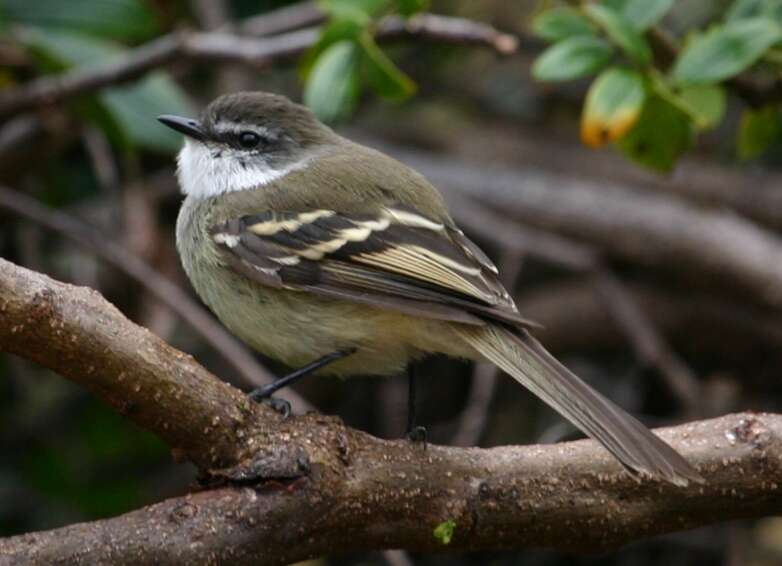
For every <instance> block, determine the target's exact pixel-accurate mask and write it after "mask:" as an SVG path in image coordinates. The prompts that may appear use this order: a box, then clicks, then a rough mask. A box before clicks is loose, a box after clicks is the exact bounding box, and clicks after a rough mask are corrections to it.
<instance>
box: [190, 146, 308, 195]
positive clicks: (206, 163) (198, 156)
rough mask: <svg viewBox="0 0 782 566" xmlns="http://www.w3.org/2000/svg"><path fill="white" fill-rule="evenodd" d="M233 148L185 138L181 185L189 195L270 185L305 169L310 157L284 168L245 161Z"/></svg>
mask: <svg viewBox="0 0 782 566" xmlns="http://www.w3.org/2000/svg"><path fill="white" fill-rule="evenodd" d="M230 152H231V150H225V149H224V150H222V151H221V152H215V151H213V150H211V149H210V148H209V147H207V146H206V145H204V144H203V143H200V142H197V141H193V140H190V139H185V145H184V147H183V148H182V149H181V151H180V152H179V155H178V156H177V177H178V178H179V186H180V188H181V190H182V192H183V193H184V194H186V195H192V196H194V197H196V198H209V197H214V196H217V195H222V194H225V193H230V192H233V191H246V190H249V189H257V188H259V187H263V186H264V185H268V184H269V183H271V182H272V181H275V180H277V179H279V178H281V177H284V176H285V175H287V174H288V173H290V172H291V171H295V170H297V169H303V168H304V167H306V166H307V164H308V163H309V161H310V159H311V158H310V157H305V158H304V159H302V160H300V161H297V162H295V163H293V164H291V165H287V166H285V167H283V168H280V169H275V168H273V167H270V166H269V165H268V164H266V163H264V162H262V161H261V160H250V159H248V160H245V161H244V163H245V165H244V166H243V165H242V164H241V161H240V160H239V159H237V158H236V156H235V155H232V154H231V153H230Z"/></svg>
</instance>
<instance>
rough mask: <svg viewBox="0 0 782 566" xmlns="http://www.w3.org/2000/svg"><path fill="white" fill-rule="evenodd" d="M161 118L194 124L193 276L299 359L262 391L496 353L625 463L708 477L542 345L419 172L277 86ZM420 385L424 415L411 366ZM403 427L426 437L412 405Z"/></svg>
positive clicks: (250, 330) (242, 331)
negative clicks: (337, 127)
mask: <svg viewBox="0 0 782 566" xmlns="http://www.w3.org/2000/svg"><path fill="white" fill-rule="evenodd" d="M158 120H159V121H160V122H161V123H162V124H164V125H166V126H168V127H170V128H173V129H174V130H176V131H178V132H180V133H182V134H184V144H183V147H182V149H181V151H180V152H179V154H178V156H177V177H178V182H179V185H180V188H181V191H182V193H183V194H184V200H183V202H182V205H181V208H180V211H179V215H178V218H177V223H176V244H177V250H178V253H179V256H180V259H181V263H182V266H183V268H184V271H185V273H186V274H187V276H188V278H189V280H190V282H191V284H192V286H193V288H194V289H195V291H196V293H197V294H198V295H199V297H200V298H201V300H202V301H203V302H204V303H205V304H206V305H207V306H208V307H209V308H210V309H211V310H212V311H213V312H214V314H215V315H216V316H217V317H218V318H219V319H220V321H221V322H222V323H223V324H224V325H225V326H226V327H227V328H228V329H229V330H230V331H231V332H233V333H234V334H235V335H236V336H237V337H239V338H240V339H241V340H243V341H244V342H245V343H247V344H248V345H249V346H250V347H252V348H253V349H255V350H257V351H258V352H260V353H262V354H264V355H266V356H268V357H270V358H273V359H275V360H278V361H280V362H282V363H283V364H285V365H287V366H288V367H291V368H299V369H298V370H296V371H294V372H292V373H290V374H288V375H286V376H284V377H282V378H280V379H278V380H277V381H275V382H273V383H271V384H268V385H266V386H265V387H262V388H259V389H256V390H254V391H253V392H252V393H251V394H250V395H251V397H252V398H254V399H255V400H262V399H267V400H269V402H271V403H272V405H273V406H275V407H276V408H277V409H278V410H281V411H282V412H287V410H288V409H289V405H287V403H285V402H284V400H279V399H277V398H276V397H274V396H273V393H275V392H276V391H277V390H278V389H280V388H281V387H283V386H284V385H287V384H290V383H292V382H293V381H296V380H297V379H300V378H302V377H304V376H306V375H312V374H316V375H334V376H340V377H352V376H362V375H377V376H395V375H400V374H401V373H403V372H404V371H405V370H406V368H408V367H410V366H411V364H413V363H414V362H415V361H416V360H419V359H421V358H424V357H426V356H429V355H432V354H444V355H446V356H451V357H455V358H461V359H468V360H477V361H489V362H491V363H493V364H495V365H496V366H497V367H498V368H500V369H501V370H502V371H503V372H505V373H507V374H508V375H510V376H511V377H513V378H514V379H515V380H516V381H517V382H518V383H520V384H521V385H523V386H524V387H526V388H527V389H528V390H530V391H531V392H532V393H533V394H535V395H536V396H537V397H539V398H540V399H541V400H542V401H544V402H545V403H547V404H548V405H549V406H550V407H552V408H553V409H554V410H556V411H557V412H558V413H559V414H560V415H562V416H563V417H564V418H565V419H567V420H568V421H570V422H571V423H572V424H573V425H575V426H576V427H577V428H579V429H580V430H581V431H582V432H584V433H585V434H586V435H588V436H590V437H592V438H593V439H595V440H597V441H598V442H599V443H600V444H602V446H603V447H605V449H607V450H608V452H610V453H611V454H612V455H613V456H614V457H615V458H616V459H617V460H618V461H619V462H620V463H621V464H622V465H623V466H624V468H625V469H626V470H628V471H629V472H631V473H633V474H636V475H638V476H642V477H648V478H654V479H658V480H662V481H666V482H669V483H672V484H675V485H678V486H686V485H687V484H688V483H689V482H702V481H703V478H702V476H701V475H700V474H699V473H698V472H697V471H696V470H695V468H694V467H693V466H692V465H690V464H689V463H688V462H687V461H686V460H685V459H684V458H683V457H682V456H681V455H680V454H679V453H678V452H676V451H675V450H674V449H673V448H672V447H671V446H670V445H668V444H667V443H665V442H664V441H663V440H661V439H660V438H659V437H657V436H656V435H655V434H653V433H652V432H651V431H650V430H649V429H647V428H646V427H645V426H644V425H643V424H642V423H641V422H640V421H638V420H637V419H636V418H635V417H633V416H631V415H630V414H628V413H627V412H625V411H624V410H623V409H621V408H620V407H619V406H618V405H616V404H615V403H613V402H612V401H610V400H609V399H607V398H606V397H604V396H603V395H601V394H600V393H598V392H597V391H595V390H594V389H593V388H592V387H590V386H589V385H587V384H586V383H585V382H584V381H582V380H581V379H580V378H579V377H577V376H576V375H575V374H574V373H573V372H571V371H570V370H569V369H568V368H567V367H565V366H564V365H563V364H561V363H560V362H559V361H558V360H557V359H555V358H554V356H552V355H551V354H550V353H549V352H548V351H547V350H546V349H545V348H544V347H543V346H542V344H541V343H540V342H539V341H538V340H537V339H536V338H535V337H534V331H535V329H536V324H535V323H533V322H532V321H530V320H528V319H527V318H525V317H524V316H523V315H522V314H520V313H519V311H518V309H517V307H516V305H515V303H514V301H513V299H512V298H511V296H510V294H509V293H508V292H507V290H506V289H505V288H504V287H503V285H502V283H501V282H500V278H499V274H498V270H497V267H496V266H495V265H494V263H492V261H491V260H490V258H489V257H488V256H487V255H486V254H485V253H484V252H483V251H482V250H481V249H480V248H479V247H478V246H477V245H476V244H475V243H474V242H473V241H471V240H470V239H469V238H468V237H467V236H466V235H465V234H464V232H463V231H462V230H461V229H459V227H458V226H457V225H456V223H455V222H454V220H453V219H452V218H451V216H450V214H449V212H448V207H447V206H446V203H445V201H444V199H443V197H442V195H441V193H440V192H439V191H438V190H437V189H436V188H435V187H434V186H433V185H432V184H430V183H429V182H428V181H427V180H426V179H425V178H424V177H423V176H422V175H421V174H419V173H418V172H416V171H414V170H413V169H411V168H409V167H407V166H406V165H404V164H402V163H400V162H399V161H396V160H395V159H393V158H391V157H389V156H387V155H385V154H383V153H381V152H379V151H376V150H374V149H371V148H369V147H366V146H363V145H360V144H358V143H355V142H353V141H350V140H348V139H346V138H345V137H342V136H340V135H338V134H337V133H336V132H334V131H333V130H332V129H331V128H330V127H328V126H327V125H325V124H323V123H321V122H320V121H319V120H318V119H317V118H316V117H315V115H314V114H313V112H312V111H310V110H309V109H308V108H307V107H305V106H303V105H300V104H297V103H294V102H292V101H291V100H290V99H288V98H287V97H285V96H282V95H278V94H273V93H268V92H237V93H231V94H226V95H223V96H220V97H218V98H217V99H215V100H214V101H212V102H211V103H210V104H209V105H208V106H207V107H206V108H205V109H204V111H203V112H202V113H201V115H200V117H199V118H189V117H182V116H174V115H163V116H159V117H158ZM411 375H412V374H411ZM410 387H411V389H410V406H409V408H408V410H409V412H410V415H414V409H415V401H414V388H415V382H414V380H413V379H412V378H411V382H410ZM275 400H276V401H275ZM286 405H287V406H286ZM408 428H409V433H410V435H411V436H412V437H413V438H416V437H418V438H419V439H420V437H421V436H422V434H421V433H422V430H423V429H422V428H420V427H417V426H416V424H415V418H414V417H411V418H410V420H409V423H408Z"/></svg>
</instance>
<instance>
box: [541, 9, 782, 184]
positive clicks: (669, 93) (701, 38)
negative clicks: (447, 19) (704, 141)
mask: <svg viewBox="0 0 782 566" xmlns="http://www.w3.org/2000/svg"><path fill="white" fill-rule="evenodd" d="M673 4H674V2H673V0H600V1H596V2H584V3H581V4H576V3H570V5H559V6H555V7H552V8H550V9H546V10H544V11H542V12H540V13H539V14H538V15H537V16H536V17H535V18H534V20H533V22H532V29H533V31H534V32H535V33H536V34H537V35H538V36H539V37H541V38H543V39H544V40H546V41H548V42H551V43H552V45H551V46H550V47H548V48H547V49H546V50H545V51H544V52H543V53H542V54H541V55H540V56H539V57H538V59H537V60H536V61H535V63H534V65H533V68H532V73H533V76H534V77H535V78H536V79H538V80H541V81H566V80H573V79H581V78H584V77H590V76H595V79H594V80H593V82H592V84H591V86H590V87H589V90H588V92H587V95H586V100H585V103H584V108H583V111H582V117H581V138H582V141H583V142H584V143H585V144H586V145H588V146H590V147H603V146H605V145H607V144H609V143H611V144H613V145H614V146H615V147H617V148H618V149H619V150H620V151H621V152H623V153H624V154H625V155H626V156H628V157H629V158H631V159H633V160H635V161H637V162H639V163H641V164H643V165H645V166H647V167H650V168H652V169H657V170H660V171H670V170H671V169H672V168H673V166H674V165H675V163H676V161H677V159H678V158H679V157H680V156H681V155H682V154H683V153H684V152H685V151H687V149H688V148H689V147H691V145H692V143H693V141H694V139H695V137H696V135H697V134H698V133H699V132H702V131H705V130H708V129H710V128H714V127H715V126H717V125H718V124H719V123H720V122H721V121H722V119H723V116H724V114H725V107H726V82H728V81H730V80H732V79H734V78H735V77H736V76H737V75H739V74H741V73H745V72H747V71H753V72H754V71H758V70H760V71H763V70H765V69H766V68H770V69H771V72H772V73H775V74H776V75H777V76H778V75H779V74H780V73H781V72H782V61H781V60H780V59H782V57H780V52H779V47H780V45H782V0H734V2H733V3H732V4H731V5H730V7H729V8H728V10H727V11H726V12H725V14H724V17H723V18H722V19H721V20H720V21H718V22H715V23H714V24H713V25H711V26H710V27H709V28H708V29H706V30H699V31H695V32H693V33H691V34H689V36H688V37H687V38H685V42H684V46H683V48H682V49H681V50H680V51H679V52H678V54H677V56H676V58H675V60H674V61H673V62H672V64H670V65H664V64H660V63H659V62H657V61H655V57H654V56H653V50H652V46H651V45H650V42H649V35H650V30H651V29H652V28H653V27H654V26H655V25H657V24H658V23H659V22H660V20H661V19H662V18H663V17H664V16H665V15H666V13H667V12H668V11H669V10H670V9H671V8H672V6H673ZM780 135H782V114H780V108H779V106H778V105H769V106H765V107H761V108H747V109H746V110H744V114H743V116H742V119H741V123H740V126H739V133H738V142H737V146H738V151H739V155H740V156H741V157H742V158H749V157H754V156H757V155H759V154H761V153H762V152H763V151H764V150H765V149H766V148H767V147H768V145H769V144H770V143H772V142H773V141H774V140H776V139H778V138H779V137H780Z"/></svg>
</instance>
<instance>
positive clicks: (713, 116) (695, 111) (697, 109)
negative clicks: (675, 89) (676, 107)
mask: <svg viewBox="0 0 782 566" xmlns="http://www.w3.org/2000/svg"><path fill="white" fill-rule="evenodd" d="M679 98H681V100H682V102H683V104H684V108H685V111H686V112H687V113H688V114H690V116H692V118H693V121H694V122H695V125H696V126H697V127H698V128H699V129H701V130H705V129H708V128H713V127H714V126H716V125H717V124H719V123H720V122H721V121H722V117H723V116H724V115H725V106H726V100H725V99H726V95H725V89H724V88H722V87H721V86H719V85H692V86H688V87H685V88H682V89H681V91H679Z"/></svg>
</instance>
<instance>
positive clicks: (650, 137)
mask: <svg viewBox="0 0 782 566" xmlns="http://www.w3.org/2000/svg"><path fill="white" fill-rule="evenodd" d="M692 139H693V132H692V128H691V126H690V119H689V117H688V116H687V114H685V113H684V112H682V111H681V110H679V109H678V108H676V107H675V106H674V105H672V104H671V103H670V102H668V101H666V100H664V99H662V98H660V97H659V96H655V95H653V96H650V97H648V98H647V100H646V104H644V109H643V112H641V117H640V118H639V120H638V123H637V124H636V125H635V127H634V128H633V129H632V130H630V132H628V134H627V135H626V136H625V137H623V138H622V139H621V140H619V141H618V142H617V144H616V145H617V147H618V148H619V149H620V151H622V153H624V154H625V155H626V156H628V157H629V158H630V159H632V160H634V161H636V162H638V163H640V164H642V165H644V166H646V167H649V168H650V169H656V170H658V171H664V172H668V171H670V170H671V169H673V166H674V165H675V164H676V160H677V159H678V158H679V156H681V154H682V153H684V152H685V151H687V149H688V148H689V147H690V145H691V143H692Z"/></svg>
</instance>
